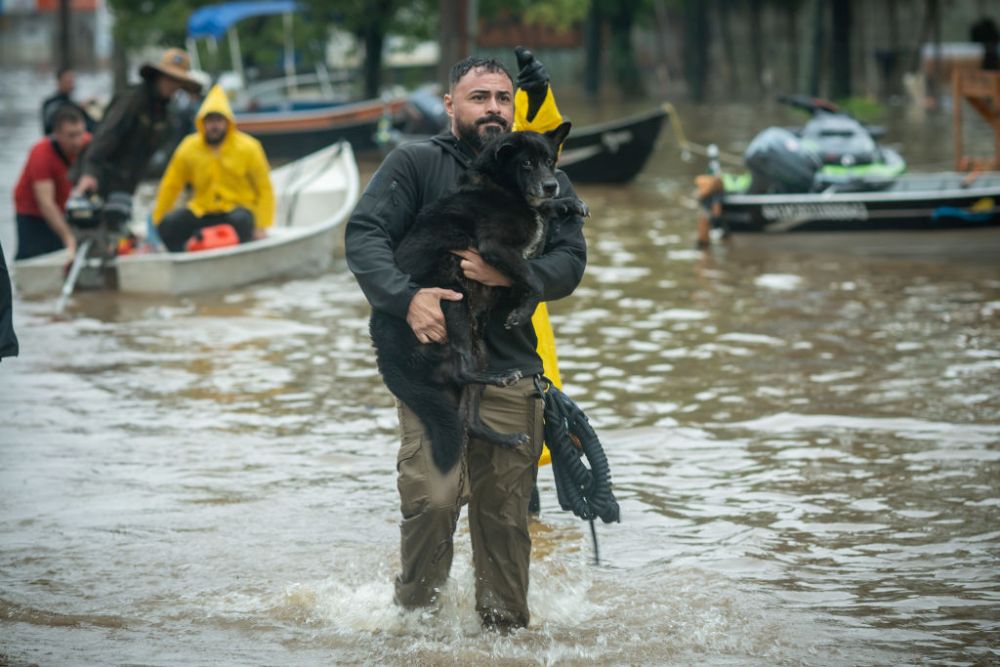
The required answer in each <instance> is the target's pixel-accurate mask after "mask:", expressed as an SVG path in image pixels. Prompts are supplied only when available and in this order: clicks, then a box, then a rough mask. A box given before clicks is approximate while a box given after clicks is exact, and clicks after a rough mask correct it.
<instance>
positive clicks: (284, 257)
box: [13, 141, 360, 294]
mask: <svg viewBox="0 0 1000 667" xmlns="http://www.w3.org/2000/svg"><path fill="white" fill-rule="evenodd" d="M271 182H272V185H273V187H274V191H275V196H276V200H277V204H276V212H275V221H274V225H273V226H272V227H271V228H269V229H268V230H267V237H266V238H264V239H261V240H258V241H251V242H249V243H241V244H239V245H236V246H230V247H225V248H218V249H214V250H203V251H199V252H179V253H171V252H159V253H149V254H131V255H124V256H118V257H115V258H114V259H112V260H111V261H110V262H109V263H108V264H107V266H106V269H105V270H106V271H107V272H109V273H110V274H111V276H110V279H108V280H107V284H108V285H109V286H111V287H114V288H115V289H117V290H118V291H119V292H132V293H143V294H190V293H194V292H206V291H211V290H219V289H226V288H231V287H237V286H240V285H246V284H249V283H254V282H258V281H261V280H270V279H275V278H281V277H289V276H296V275H307V274H314V273H318V272H320V271H322V270H323V269H325V268H327V267H328V266H329V265H330V263H331V262H332V260H333V257H334V253H335V252H336V251H337V249H338V248H341V249H342V243H343V238H344V231H343V226H344V224H345V221H346V220H347V217H348V216H349V215H350V213H351V211H352V210H353V209H354V205H355V204H356V203H357V200H358V197H359V192H360V185H359V176H358V165H357V162H356V161H355V159H354V152H353V151H352V150H351V146H350V144H349V143H347V142H346V141H341V142H338V143H336V144H334V145H332V146H327V147H326V148H323V149H321V150H319V151H317V152H315V153H313V154H311V155H308V156H306V157H304V158H302V159H300V160H298V161H296V162H292V163H290V164H287V165H285V166H283V167H279V168H277V169H275V170H274V171H273V172H272V173H271ZM66 262H67V257H66V251H65V250H60V251H58V252H54V253H49V254H47V255H42V256H40V257H33V258H31V259H25V260H20V261H16V262H14V266H13V268H14V271H13V273H14V282H15V283H16V284H17V287H18V290H19V291H20V292H22V293H25V294H46V293H47V294H55V293H58V292H59V291H60V289H61V288H62V287H63V281H64V278H65V276H64V269H65V265H66Z"/></svg>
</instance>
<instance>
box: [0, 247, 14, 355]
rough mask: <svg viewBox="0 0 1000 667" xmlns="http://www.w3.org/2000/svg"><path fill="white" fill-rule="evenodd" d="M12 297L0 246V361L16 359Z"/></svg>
mask: <svg viewBox="0 0 1000 667" xmlns="http://www.w3.org/2000/svg"><path fill="white" fill-rule="evenodd" d="M12 296H13V295H12V294H11V289H10V274H9V273H7V261H6V260H5V259H4V256H3V246H0V359H2V358H4V357H16V356H17V352H18V345H17V336H16V335H14V318H13V314H12V311H13V307H14V304H13V298H12Z"/></svg>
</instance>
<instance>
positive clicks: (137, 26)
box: [108, 0, 205, 49]
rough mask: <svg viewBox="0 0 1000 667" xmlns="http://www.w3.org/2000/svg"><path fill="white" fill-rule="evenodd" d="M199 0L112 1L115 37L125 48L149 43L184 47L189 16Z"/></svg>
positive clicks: (200, 3)
mask: <svg viewBox="0 0 1000 667" xmlns="http://www.w3.org/2000/svg"><path fill="white" fill-rule="evenodd" d="M203 4H205V3H204V2H198V1H197V0H158V1H156V2H154V1H153V0H145V1H140V2H136V1H135V0H108V6H109V7H110V8H111V13H112V14H113V15H114V18H115V27H114V39H115V41H117V42H118V43H119V44H120V45H121V46H123V47H125V49H135V48H139V47H142V46H146V45H150V44H152V45H158V46H183V44H184V36H185V34H186V33H187V19H188V16H190V14H191V12H192V11H194V10H195V9H196V8H197V7H199V6H201V5H203Z"/></svg>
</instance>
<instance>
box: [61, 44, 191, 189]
mask: <svg viewBox="0 0 1000 667" xmlns="http://www.w3.org/2000/svg"><path fill="white" fill-rule="evenodd" d="M139 74H140V75H141V76H142V82H141V83H139V84H137V85H135V86H132V87H130V88H129V89H127V90H126V91H125V92H123V93H122V94H120V95H117V96H116V97H115V99H113V100H112V101H111V104H110V105H109V106H108V110H107V111H106V112H105V114H104V118H103V119H102V120H101V123H100V124H99V125H98V126H97V130H96V132H95V133H94V139H93V141H91V142H90V147H89V148H88V149H87V151H86V153H85V154H84V156H83V159H82V160H81V162H80V164H81V169H80V172H81V173H80V174H79V177H78V179H77V183H76V187H75V189H74V193H83V192H98V193H99V194H101V195H102V196H104V197H107V195H108V194H109V193H111V192H129V193H132V192H135V188H136V186H137V185H138V184H139V180H140V179H141V178H142V174H143V171H144V170H145V168H146V165H147V163H148V162H149V159H150V158H151V157H152V156H153V153H155V152H156V150H157V149H158V148H159V147H160V146H162V145H163V143H164V141H165V140H166V139H167V137H168V135H169V132H170V122H169V118H168V116H167V105H168V104H169V102H170V100H171V98H172V97H173V96H174V94H175V93H176V92H177V91H179V90H182V89H183V90H186V91H188V92H189V93H193V94H197V93H199V92H201V83H199V82H198V80H197V79H195V78H194V77H193V76H192V73H191V60H190V58H188V54H187V52H186V51H184V50H182V49H173V48H171V49H167V50H166V51H164V52H163V55H162V57H161V58H160V61H159V62H158V63H146V64H144V65H143V66H142V67H141V68H140V69H139Z"/></svg>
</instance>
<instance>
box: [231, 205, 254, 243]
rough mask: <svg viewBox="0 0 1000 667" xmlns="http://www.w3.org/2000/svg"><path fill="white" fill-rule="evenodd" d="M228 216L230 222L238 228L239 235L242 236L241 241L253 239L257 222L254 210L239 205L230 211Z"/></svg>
mask: <svg viewBox="0 0 1000 667" xmlns="http://www.w3.org/2000/svg"><path fill="white" fill-rule="evenodd" d="M226 217H227V218H228V219H229V224H231V225H232V226H233V228H234V229H235V230H236V234H237V236H239V237H240V243H246V242H247V241H251V240H253V230H254V225H255V224H256V223H255V221H254V217H253V212H252V211H250V210H249V209H246V208H243V207H238V208H234V209H233V210H232V211H230V212H229V213H228V214H227V215H226Z"/></svg>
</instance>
